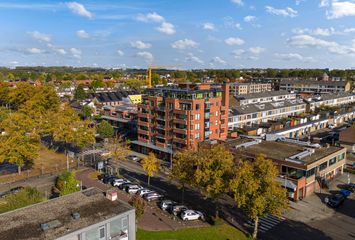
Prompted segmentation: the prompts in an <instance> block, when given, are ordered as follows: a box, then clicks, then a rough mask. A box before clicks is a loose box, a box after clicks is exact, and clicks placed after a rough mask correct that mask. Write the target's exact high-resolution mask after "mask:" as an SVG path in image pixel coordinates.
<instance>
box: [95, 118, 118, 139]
mask: <svg viewBox="0 0 355 240" xmlns="http://www.w3.org/2000/svg"><path fill="white" fill-rule="evenodd" d="M97 133H98V134H100V137H102V138H110V137H113V135H114V133H115V130H114V129H113V127H112V125H111V124H109V123H108V122H107V121H105V120H103V121H102V122H100V123H99V124H98V126H97Z"/></svg>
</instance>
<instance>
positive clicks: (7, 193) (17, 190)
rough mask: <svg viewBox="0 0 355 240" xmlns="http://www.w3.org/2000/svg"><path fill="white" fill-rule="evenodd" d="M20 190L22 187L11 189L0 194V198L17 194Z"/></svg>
mask: <svg viewBox="0 0 355 240" xmlns="http://www.w3.org/2000/svg"><path fill="white" fill-rule="evenodd" d="M22 189H24V187H22V186H19V187H14V188H11V189H10V190H8V191H5V192H2V193H0V198H3V197H6V196H7V195H9V194H13V193H17V192H19V191H21V190H22Z"/></svg>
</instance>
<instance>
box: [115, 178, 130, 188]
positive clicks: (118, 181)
mask: <svg viewBox="0 0 355 240" xmlns="http://www.w3.org/2000/svg"><path fill="white" fill-rule="evenodd" d="M130 182H131V181H129V180H127V179H115V180H114V181H113V182H112V186H114V187H119V186H120V185H122V184H123V183H130Z"/></svg>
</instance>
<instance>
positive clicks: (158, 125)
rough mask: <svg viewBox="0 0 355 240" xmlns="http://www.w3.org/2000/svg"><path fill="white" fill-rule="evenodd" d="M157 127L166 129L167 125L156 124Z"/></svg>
mask: <svg viewBox="0 0 355 240" xmlns="http://www.w3.org/2000/svg"><path fill="white" fill-rule="evenodd" d="M155 128H156V129H162V130H165V128H166V127H165V125H161V124H156V125H155Z"/></svg>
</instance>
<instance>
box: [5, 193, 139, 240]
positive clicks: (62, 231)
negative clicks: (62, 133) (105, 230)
mask: <svg viewBox="0 0 355 240" xmlns="http://www.w3.org/2000/svg"><path fill="white" fill-rule="evenodd" d="M130 210H133V208H132V207H131V206H129V205H128V204H126V203H124V202H121V201H118V200H117V201H110V200H109V199H107V198H106V197H105V196H104V193H103V192H102V191H101V190H99V189H97V188H89V189H86V190H84V191H81V192H76V193H73V194H69V195H66V196H63V197H59V198H55V199H52V200H48V201H45V202H41V203H38V204H34V205H30V206H27V207H24V208H20V209H17V210H14V211H11V212H7V213H3V214H0V239H2V240H7V239H9V240H10V239H11V240H12V239H56V238H59V237H62V236H65V235H67V234H70V233H72V232H75V231H77V230H79V229H82V228H85V227H87V226H90V225H93V224H96V223H99V222H102V221H105V220H107V219H109V218H112V217H115V216H117V215H120V214H122V213H124V212H127V211H130ZM74 212H79V213H80V219H78V220H74V219H73V218H72V216H71V214H72V213H74ZM52 221H55V223H56V224H55V225H56V226H55V227H53V228H49V229H47V230H45V231H43V230H42V229H41V226H40V225H41V224H43V223H48V222H52Z"/></svg>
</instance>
